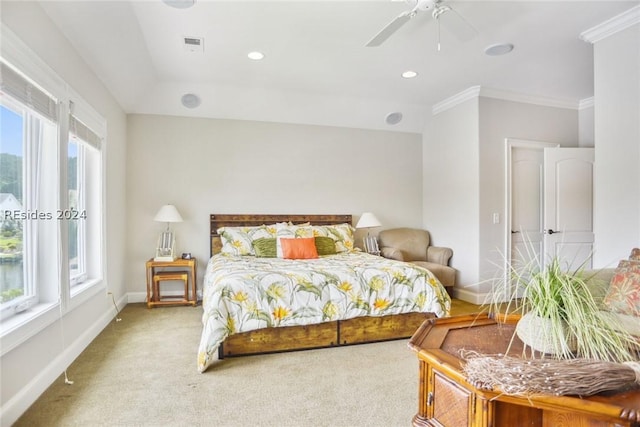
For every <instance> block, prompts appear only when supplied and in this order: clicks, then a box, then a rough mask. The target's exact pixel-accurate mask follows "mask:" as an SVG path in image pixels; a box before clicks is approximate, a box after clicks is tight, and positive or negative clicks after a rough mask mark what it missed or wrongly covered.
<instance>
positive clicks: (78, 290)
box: [69, 278, 106, 310]
mask: <svg viewBox="0 0 640 427" xmlns="http://www.w3.org/2000/svg"><path fill="white" fill-rule="evenodd" d="M105 289H106V287H105V285H104V281H103V280H102V278H98V279H88V280H86V281H85V282H83V283H81V284H79V285H76V286H74V287H73V288H71V304H70V305H69V310H73V309H75V308H76V307H79V306H80V305H82V304H83V303H84V302H85V301H87V300H88V299H89V298H91V297H93V296H94V295H95V294H97V293H98V292H100V291H104V290H105Z"/></svg>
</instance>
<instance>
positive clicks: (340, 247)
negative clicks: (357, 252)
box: [312, 223, 354, 253]
mask: <svg viewBox="0 0 640 427" xmlns="http://www.w3.org/2000/svg"><path fill="white" fill-rule="evenodd" d="M312 229H313V235H314V236H315V237H331V238H332V239H333V241H334V242H335V243H336V252H337V253H340V252H350V251H352V250H353V247H354V244H353V243H354V240H353V230H354V229H353V226H352V225H351V224H347V223H344V224H336V225H314V226H312Z"/></svg>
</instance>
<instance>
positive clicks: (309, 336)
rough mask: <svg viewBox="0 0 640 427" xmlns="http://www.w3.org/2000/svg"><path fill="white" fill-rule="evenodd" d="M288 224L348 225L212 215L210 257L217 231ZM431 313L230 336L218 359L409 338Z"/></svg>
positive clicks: (342, 219)
mask: <svg viewBox="0 0 640 427" xmlns="http://www.w3.org/2000/svg"><path fill="white" fill-rule="evenodd" d="M288 221H291V222H293V223H294V224H302V223H306V222H309V223H311V225H335V224H344V223H348V224H351V223H352V221H353V219H352V217H351V215H272V214H266V215H261V214H244V215H233V214H212V215H211V216H210V219H209V230H210V241H211V245H210V246H211V255H214V254H216V253H219V252H220V249H221V248H222V242H221V240H220V236H219V235H218V234H217V230H218V228H220V227H242V226H258V225H263V224H274V223H277V222H288ZM434 317H435V315H434V314H433V313H407V314H395V315H390V316H382V317H369V316H367V317H358V318H355V319H348V320H338V321H332V322H324V323H319V324H316V325H306V326H285V327H277V328H265V329H259V330H256V331H250V332H241V333H237V334H233V335H230V336H229V337H227V339H226V340H225V341H224V342H223V343H222V344H221V345H220V348H219V350H218V358H219V359H224V358H225V357H234V356H245V355H251V354H264V353H275V352H282V351H294V350H308V349H312V348H324V347H335V346H343V345H351V344H363V343H370V342H379V341H388V340H394V339H403V338H409V337H411V336H412V335H413V333H414V332H415V331H416V330H417V329H418V327H419V326H420V325H421V324H422V322H424V321H425V320H427V319H432V318H434Z"/></svg>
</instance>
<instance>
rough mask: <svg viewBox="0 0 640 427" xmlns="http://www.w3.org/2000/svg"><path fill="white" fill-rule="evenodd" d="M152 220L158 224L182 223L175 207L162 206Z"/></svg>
mask: <svg viewBox="0 0 640 427" xmlns="http://www.w3.org/2000/svg"><path fill="white" fill-rule="evenodd" d="M153 220H154V221H158V222H182V217H181V216H180V212H178V209H176V207H175V206H173V205H164V206H163V207H161V208H160V210H159V211H158V213H157V214H156V216H155V217H154V218H153Z"/></svg>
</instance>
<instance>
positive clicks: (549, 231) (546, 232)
mask: <svg viewBox="0 0 640 427" xmlns="http://www.w3.org/2000/svg"><path fill="white" fill-rule="evenodd" d="M556 233H561V231H554V230H552V229H548V230H544V234H556Z"/></svg>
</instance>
